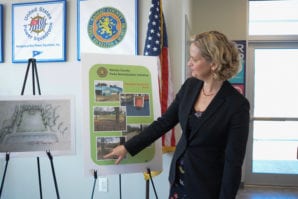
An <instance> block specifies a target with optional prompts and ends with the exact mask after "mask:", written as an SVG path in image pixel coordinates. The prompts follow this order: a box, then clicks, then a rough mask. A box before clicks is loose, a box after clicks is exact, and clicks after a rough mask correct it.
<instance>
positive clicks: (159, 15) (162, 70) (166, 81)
mask: <svg viewBox="0 0 298 199" xmlns="http://www.w3.org/2000/svg"><path fill="white" fill-rule="evenodd" d="M161 3H162V2H161V0H152V5H151V8H150V13H149V22H148V29H147V36H146V42H145V47H144V55H148V56H159V68H158V72H159V74H158V80H159V93H160V104H161V112H162V113H164V112H165V111H166V109H167V108H168V105H169V104H170V103H171V102H172V100H173V89H172V82H171V72H170V67H169V60H168V38H167V31H166V24H165V21H164V16H163V12H162V6H161ZM175 147H176V139H175V130H174V129H172V130H171V131H170V132H167V133H166V134H165V135H164V136H163V137H162V148H163V152H171V151H174V150H175Z"/></svg>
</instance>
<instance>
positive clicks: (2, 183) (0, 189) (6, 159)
mask: <svg viewBox="0 0 298 199" xmlns="http://www.w3.org/2000/svg"><path fill="white" fill-rule="evenodd" d="M5 161H6V163H5V169H4V173H3V177H2V182H1V188H0V198H1V195H2V190H3V186H4V181H5V176H6V171H7V166H8V162H9V153H6V156H5Z"/></svg>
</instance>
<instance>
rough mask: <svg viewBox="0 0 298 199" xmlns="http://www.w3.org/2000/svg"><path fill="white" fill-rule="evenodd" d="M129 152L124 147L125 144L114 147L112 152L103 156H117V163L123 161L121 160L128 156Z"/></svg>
mask: <svg viewBox="0 0 298 199" xmlns="http://www.w3.org/2000/svg"><path fill="white" fill-rule="evenodd" d="M126 154H127V150H126V148H125V147H124V145H119V146H117V147H115V148H113V150H112V152H110V153H108V154H106V155H105V156H103V157H104V158H113V157H115V156H116V157H117V160H116V161H115V164H119V163H120V162H121V160H122V159H123V158H124V157H125V156H126Z"/></svg>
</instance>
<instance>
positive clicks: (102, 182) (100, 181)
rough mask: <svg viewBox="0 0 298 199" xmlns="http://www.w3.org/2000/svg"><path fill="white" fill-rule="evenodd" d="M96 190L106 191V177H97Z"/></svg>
mask: <svg viewBox="0 0 298 199" xmlns="http://www.w3.org/2000/svg"><path fill="white" fill-rule="evenodd" d="M98 191H100V192H108V178H107V177H98Z"/></svg>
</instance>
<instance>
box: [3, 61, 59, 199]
mask: <svg viewBox="0 0 298 199" xmlns="http://www.w3.org/2000/svg"><path fill="white" fill-rule="evenodd" d="M30 66H31V69H32V92H33V95H35V79H36V81H37V87H38V94H39V95H41V91H40V85H39V78H38V72H37V67H36V60H35V59H34V58H30V59H28V65H27V70H26V74H25V79H24V82H23V87H22V92H21V95H24V91H25V87H26V82H27V79H28V74H29V70H30ZM46 153H47V155H48V158H49V160H50V163H51V168H52V174H53V179H54V183H55V190H56V195H57V199H60V196H59V190H58V185H57V180H56V175H55V169H54V163H53V156H52V155H51V153H50V151H46ZM8 161H9V153H8V152H7V153H6V165H5V170H4V174H3V178H2V183H1V189H0V198H1V194H2V190H3V185H4V180H5V175H6V170H7V165H8ZM37 170H38V182H39V194H40V198H41V199H42V186H41V175H40V163H39V157H37Z"/></svg>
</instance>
